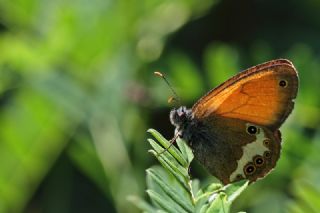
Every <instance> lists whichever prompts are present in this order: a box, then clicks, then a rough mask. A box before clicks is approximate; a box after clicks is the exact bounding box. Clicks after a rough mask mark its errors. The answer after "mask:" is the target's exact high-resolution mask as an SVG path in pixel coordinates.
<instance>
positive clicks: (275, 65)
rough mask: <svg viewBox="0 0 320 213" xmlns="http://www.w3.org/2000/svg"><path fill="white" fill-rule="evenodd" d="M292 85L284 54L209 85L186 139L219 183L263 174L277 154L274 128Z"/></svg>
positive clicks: (287, 107) (294, 78)
mask: <svg viewBox="0 0 320 213" xmlns="http://www.w3.org/2000/svg"><path fill="white" fill-rule="evenodd" d="M297 90H298V75H297V72H296V70H295V68H294V66H293V65H292V63H291V62H290V61H288V60H284V59H280V60H274V61H270V62H267V63H264V64H261V65H258V66H255V67H252V68H249V69H248V70H246V71H243V72H241V73H239V74H238V75H236V76H234V77H233V78H231V79H229V80H228V81H226V82H225V83H223V84H222V85H220V86H218V87H217V88H215V89H213V90H211V91H210V92H209V93H208V94H206V95H205V96H204V97H202V98H201V99H200V100H199V101H198V102H197V103H196V104H195V105H194V106H193V108H192V112H193V116H194V119H195V120H197V121H199V122H200V123H201V124H202V126H203V127H202V128H203V131H202V135H200V134H198V133H195V137H194V138H193V142H192V143H191V145H192V146H193V147H192V148H193V149H194V150H195V151H194V153H195V157H196V158H197V159H198V160H199V161H200V162H201V163H202V164H203V165H204V166H205V167H206V168H207V169H208V170H209V172H210V173H211V174H213V175H214V176H216V177H217V178H218V179H220V180H221V181H222V182H223V183H224V184H227V183H229V182H233V181H236V180H239V179H249V180H250V181H255V180H256V179H257V178H261V177H264V176H265V175H266V174H267V173H268V172H269V171H270V170H271V169H272V168H274V167H275V164H276V162H277V160H278V159H279V155H280V149H281V144H280V142H281V137H280V131H279V130H278V128H279V127H280V125H281V124H282V123H283V122H284V120H285V119H286V118H287V117H288V115H289V114H290V112H291V111H292V109H293V105H294V102H293V100H294V98H295V97H296V95H297ZM203 133H204V134H203ZM197 141H198V142H197Z"/></svg>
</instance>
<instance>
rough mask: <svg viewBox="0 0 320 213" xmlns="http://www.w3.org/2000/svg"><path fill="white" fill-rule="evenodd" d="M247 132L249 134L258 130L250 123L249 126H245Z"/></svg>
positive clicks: (253, 133)
mask: <svg viewBox="0 0 320 213" xmlns="http://www.w3.org/2000/svg"><path fill="white" fill-rule="evenodd" d="M247 132H248V133H249V134H250V135H255V134H256V133H257V132H258V129H257V127H255V126H251V125H250V126H248V127H247Z"/></svg>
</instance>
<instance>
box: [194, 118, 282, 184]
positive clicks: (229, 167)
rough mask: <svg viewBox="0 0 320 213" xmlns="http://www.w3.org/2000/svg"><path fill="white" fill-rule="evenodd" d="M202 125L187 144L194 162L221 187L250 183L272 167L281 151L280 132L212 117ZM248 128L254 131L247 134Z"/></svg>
mask: <svg viewBox="0 0 320 213" xmlns="http://www.w3.org/2000/svg"><path fill="white" fill-rule="evenodd" d="M201 122H202V125H203V126H201V127H199V128H197V131H196V132H194V134H193V136H194V137H193V138H192V139H191V142H190V143H189V144H190V146H191V148H192V150H193V153H194V156H195V158H196V159H197V160H198V161H199V162H200V163H201V164H202V165H203V166H204V167H205V168H206V169H207V170H208V171H209V172H210V173H211V174H212V175H213V176H215V177H217V178H218V179H219V180H220V181H221V182H222V183H224V184H228V183H230V182H234V181H238V180H241V179H248V180H250V181H251V182H253V181H256V180H257V179H258V178H262V177H264V176H265V175H266V174H267V173H269V172H270V171H271V170H272V169H273V168H274V167H275V165H276V162H277V161H278V159H279V156H280V149H281V144H280V141H281V137H280V132H279V131H275V132H272V131H270V130H269V129H268V128H265V127H263V126H258V125H255V124H252V123H249V122H246V121H243V120H239V119H234V118H223V117H211V118H207V119H205V120H202V121H201ZM212 124H215V126H214V128H210V125H212ZM249 126H251V127H252V126H254V127H255V128H256V131H255V132H254V133H251V134H249V133H248V132H247V128H248V127H249ZM208 127H209V128H208Z"/></svg>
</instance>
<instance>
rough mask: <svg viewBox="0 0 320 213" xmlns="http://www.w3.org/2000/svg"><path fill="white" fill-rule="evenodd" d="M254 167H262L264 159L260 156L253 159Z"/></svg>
mask: <svg viewBox="0 0 320 213" xmlns="http://www.w3.org/2000/svg"><path fill="white" fill-rule="evenodd" d="M253 162H254V165H256V166H257V167H259V166H262V165H263V164H264V159H263V158H262V156H260V155H258V156H256V157H255V158H254V159H253Z"/></svg>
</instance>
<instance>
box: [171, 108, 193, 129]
mask: <svg viewBox="0 0 320 213" xmlns="http://www.w3.org/2000/svg"><path fill="white" fill-rule="evenodd" d="M191 120H192V111H191V109H187V108H186V107H185V106H181V107H179V108H177V109H173V110H171V112H170V121H171V123H172V124H173V125H174V126H175V127H176V132H181V131H182V130H184V129H185V128H186V126H188V124H189V123H190V121H191Z"/></svg>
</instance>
